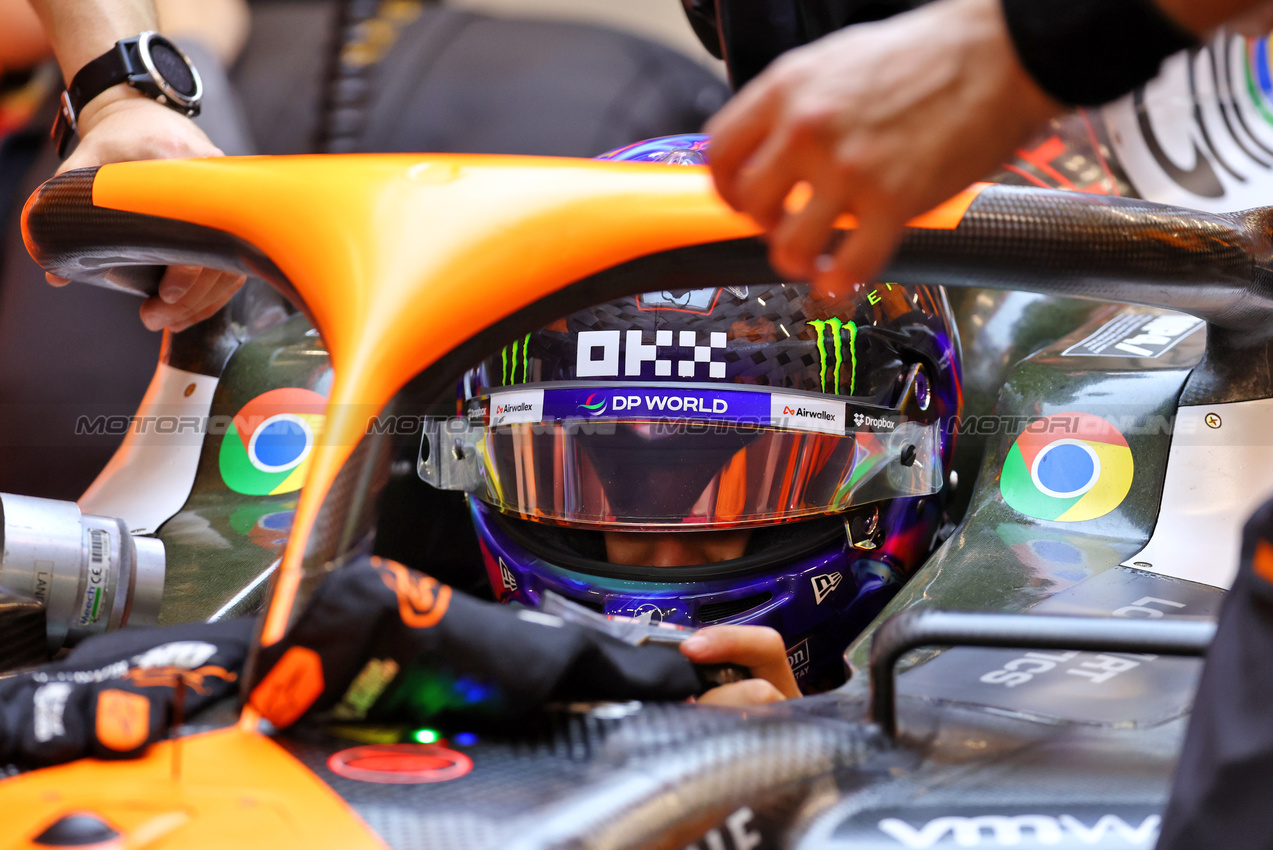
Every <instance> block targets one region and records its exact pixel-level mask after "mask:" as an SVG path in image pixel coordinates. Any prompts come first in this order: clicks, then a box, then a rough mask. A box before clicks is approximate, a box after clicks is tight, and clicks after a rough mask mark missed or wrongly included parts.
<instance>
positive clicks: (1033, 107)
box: [949, 0, 1065, 128]
mask: <svg viewBox="0 0 1273 850" xmlns="http://www.w3.org/2000/svg"><path fill="white" fill-rule="evenodd" d="M951 13H952V15H953V16H954V17H955V18H956V20H952V21H951V22H950V24H949V26H950V27H951V28H956V27H968V26H972V27H975V30H974V32H975V34H974V35H973V36H972V39H973V41H974V42H975V49H974V50H973V51H972V52H974V53H975V54H976V55H977V56H978V57H980V58H979V60H978V61H979V62H980V63H983V67H979V68H978V78H979V79H982V80H985V81H987V83H988V84H989V83H993V84H994V85H996V86H997V87H998V91H997V93H996V96H997V97H999V98H1002V99H1004V100H1006V101H1007V103H1006V104H1005V106H1007V107H1009V108H1010V109H1011V114H1012V115H1014V116H1015V117H1016V118H1017V119H1019V123H1020V124H1021V125H1022V126H1023V127H1029V128H1033V127H1035V126H1037V125H1038V124H1040V123H1042V122H1044V121H1046V120H1048V119H1049V118H1051V117H1053V116H1054V115H1056V114H1057V113H1059V112H1061V111H1063V110H1064V109H1065V104H1063V103H1061V102H1060V101H1058V100H1056V99H1055V98H1053V97H1052V96H1051V95H1050V94H1049V93H1048V92H1047V91H1045V90H1044V89H1043V87H1042V86H1040V85H1039V84H1038V82H1037V81H1036V80H1035V79H1034V77H1033V76H1031V74H1030V72H1029V70H1027V69H1026V67H1025V66H1024V65H1023V64H1022V62H1021V58H1020V55H1019V54H1018V52H1017V49H1016V46H1015V45H1014V44H1013V41H1012V34H1011V33H1010V32H1009V29H1008V22H1007V20H1006V18H1005V16H1004V11H1003V5H1002V3H1001V0H951ZM984 63H993V65H994V66H995V67H993V68H987V67H984Z"/></svg>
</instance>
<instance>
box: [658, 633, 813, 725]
mask: <svg viewBox="0 0 1273 850" xmlns="http://www.w3.org/2000/svg"><path fill="white" fill-rule="evenodd" d="M681 652H682V653H683V654H684V655H685V656H686V657H687V658H689V660H690V661H693V662H694V663H695V664H738V665H741V666H743V667H747V668H750V669H751V672H752V674H753V675H755V677H756V678H754V679H748V680H746V681H744V682H732V683H730V684H728V685H721V686H720V687H719V688H712V689H711V690H710V691H708V692H707V693H705V694H703V695H702V696H701V697H699V698H698V701H699V702H700V703H704V704H706V705H732V706H738V707H743V706H748V705H763V704H765V703H770V702H780V701H782V700H784V699H792V698H795V697H798V696H800V688H799V687H798V686H797V685H796V677H795V675H794V674H792V672H791V665H790V664H788V663H787V649H786V647H785V646H783V643H782V635H780V634H778V633H777V632H776V631H774V630H773V629H769V628H765V627H763V626H708V627H707V628H705V629H702V630H701V631H699V632H698V633H696V634H695V635H694V636H693V637H691V638H689V639H688V640H686V641H685V642H684V643H682V644H681Z"/></svg>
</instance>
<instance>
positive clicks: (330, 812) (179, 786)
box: [0, 728, 385, 850]
mask: <svg viewBox="0 0 1273 850" xmlns="http://www.w3.org/2000/svg"><path fill="white" fill-rule="evenodd" d="M173 746H174V745H173V743H172V742H170V741H165V742H163V743H160V744H155V745H153V746H152V747H150V749H149V750H147V751H146V754H145V755H144V756H143V757H142V758H139V759H135V760H125V761H113V762H104V761H97V760H95V759H84V760H82V761H77V762H73V763H71V764H67V765H62V766H60V767H50V768H46V769H44V770H39V771H35V772H32V773H27V774H23V775H21V776H15V777H13V778H10V779H5V780H3V781H0V823H3V824H4V835H5V837H6V838H7V839H8V840H9V841H12V842H14V843H12V844H7V845H6V846H11V847H15V848H22V847H33V848H34V847H35V846H37V845H33V844H31V839H33V838H35V837H36V836H38V835H39V834H40V833H41V832H43V831H44V829H45V828H46V827H48V826H49V824H51V823H52V822H53V821H55V820H57V819H59V818H61V817H62V816H63V815H66V814H69V813H71V812H75V811H89V812H93V813H94V814H96V815H98V816H99V817H101V818H102V819H103V820H105V821H106V822H107V823H108V824H110V825H111V826H112V827H114V828H115V829H116V830H118V831H119V832H121V833H123V841H122V843H121V845H120V846H122V847H127V848H141V847H145V848H147V850H165V848H183V850H202V848H207V850H225V848H235V847H277V848H282V847H306V848H312V849H313V850H320V848H332V850H364V848H365V850H383V848H384V846H385V845H384V844H383V843H382V842H381V841H380V839H379V838H377V837H376V836H374V835H373V834H372V833H371V831H370V830H369V829H368V828H367V826H366V824H364V823H363V822H362V821H361V820H360V819H359V818H358V817H357V815H355V814H354V813H353V812H352V811H351V810H350V809H349V808H348V807H347V806H346V805H345V803H344V802H343V801H342V800H340V798H339V797H337V796H336V794H335V793H334V792H333V791H332V790H331V789H330V788H328V787H327V786H326V785H324V784H323V783H322V782H320V781H319V780H318V778H317V777H315V776H314V775H313V774H312V773H310V772H309V771H308V770H306V769H305V768H304V767H303V766H302V765H301V764H300V763H299V762H297V761H296V760H295V759H293V758H292V757H291V756H289V755H288V754H287V753H285V752H284V751H283V750H282V748H280V747H279V746H278V745H277V744H275V743H274V742H273V741H271V740H270V739H268V738H266V737H265V736H263V735H259V734H255V733H249V732H243V731H240V730H239V729H238V728H230V729H222V730H219V731H216V732H208V733H205V734H202V735H194V736H191V737H189V738H184V739H182V741H181V743H180V744H179V746H180V747H181V754H180V774H179V778H176V779H174V778H173V764H174V760H173V755H172V747H173Z"/></svg>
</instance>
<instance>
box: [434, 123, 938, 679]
mask: <svg viewBox="0 0 1273 850" xmlns="http://www.w3.org/2000/svg"><path fill="white" fill-rule="evenodd" d="M702 141H703V138H702V137H699V136H696V137H682V138H681V139H678V140H668V141H662V140H658V141H656V142H650V143H643V144H642V145H636V146H632V147H631V148H627V149H624V151H623V152H629V153H632V154H633V155H635V156H638V157H639V158H641V159H647V160H648V159H650V158H651V156H654V157H655V158H656V159H657V158H658V156H659V154H658V150H657V146H659V145H663V146H664V147H665V148H666V149H667V150H670V151H671V153H672V155H673V156H674V157H680V158H681V159H680V160H679V161H685V160H684V157H685V156H686V155H691V156H698V155H699V151H700V150H701V148H702ZM652 147H654V148H655V150H654V153H653V154H651V148H652ZM623 152H619V153H623ZM624 158H628V157H624ZM664 161H666V156H665V157H664ZM691 161H693V160H691ZM825 310H826V307H825V302H823V301H820V300H818V299H816V298H814V297H812V296H811V294H810V289H809V287H808V286H807V285H804V284H792V283H784V282H781V281H774V282H773V283H771V284H768V285H764V286H756V285H754V284H753V285H741V286H726V287H723V288H710V289H698V290H688V291H685V290H681V291H660V292H648V293H645V294H643V295H639V296H635V297H629V298H624V299H620V300H618V301H613V302H610V303H607V304H602V305H598V306H596V307H593V308H590V309H588V310H584V311H581V312H579V313H575V314H574V315H572V316H568V317H566V318H564V319H562V320H559V321H557V322H554V323H553V324H551V325H549V326H548V327H546V328H543V329H541V330H539V331H536V332H534V333H531V334H528V335H526V336H525V337H524V338H522V339H519V340H515V341H514V342H512V343H511V344H510V345H508V346H506V347H505V348H504V349H503V350H502V351H501V352H500V353H499V354H497V355H495V356H492V357H489V358H487V359H486V360H485V361H483V362H482V363H481V364H480V365H479V366H477V367H476V368H474V369H472V370H470V372H469V373H468V374H467V375H466V376H465V378H464V382H463V386H462V396H463V399H464V404H465V406H466V408H467V409H466V413H467V416H468V419H467V421H468V423H470V424H469V425H466V426H465V429H466V430H465V431H464V432H463V433H462V434H460V433H451V434H448V435H447V439H448V440H458V441H460V442H462V443H464V444H465V445H464V449H463V450H460V451H454V452H448V451H429V452H427V457H428V460H427V461H422V462H421V465H420V468H421V475H422V476H423V477H425V479H426V480H429V481H431V482H432V483H435V484H438V485H441V486H447V487H452V488H457V489H464V490H467V491H468V492H469V494H470V506H471V510H472V516H473V521H474V524H475V525H476V529H477V534H478V539H479V542H480V543H481V548H482V554H483V557H484V559H485V562H486V567H487V571H488V573H489V577H490V581H491V585H492V587H493V588H494V591H495V594H496V596H497V597H498V598H499V599H501V600H506V601H512V600H515V601H518V602H522V603H525V604H527V605H538V604H539V602H540V600H541V597H542V594H543V593H544V592H545V591H553V592H555V593H558V594H560V595H562V596H565V597H567V598H569V599H571V600H574V601H576V602H579V603H582V604H584V605H587V606H589V607H591V608H593V609H595V610H598V611H602V612H604V613H606V614H617V615H626V616H635V617H641V618H647V619H649V620H650V621H653V622H665V623H673V624H679V625H685V626H693V627H697V626H705V625H710V624H716V623H743V624H750V625H763V626H771V627H773V628H774V629H776V630H777V631H778V632H779V633H781V634H782V636H783V638H784V640H785V641H786V646H787V652H788V659H789V660H790V662H791V666H792V669H793V671H794V672H795V674H796V678H797V681H798V682H799V683H800V684H801V686H802V687H803V688H805V689H806V690H813V689H823V688H826V687H831V686H834V685H836V684H838V683H839V682H840V681H842V680H843V661H842V660H841V654H842V652H843V651H844V648H845V647H846V646H847V645H848V643H849V642H850V641H851V640H852V638H853V637H854V636H855V635H857V634H858V632H860V631H861V630H862V628H863V627H864V626H865V625H866V624H867V623H868V622H870V620H871V619H872V618H873V617H874V616H875V615H876V614H877V613H878V612H879V610H880V608H881V607H882V606H883V605H884V603H885V602H887V601H888V599H889V598H890V597H891V596H892V594H893V593H894V592H895V591H896V589H897V587H898V586H899V585H900V583H901V582H902V581H904V580H905V578H906V577H908V576H909V575H910V574H911V573H912V572H913V571H914V570H915V569H916V568H917V567H918V566H919V565H920V564H921V563H922V562H923V560H924V558H925V557H926V556H927V555H928V553H929V552H930V551H931V549H932V546H933V543H934V539H935V536H936V534H937V531H938V528H939V525H940V523H941V519H942V504H943V497H944V492H943V488H944V485H945V483H946V480H947V476H948V474H949V470H950V463H951V457H952V450H953V445H952V438H951V435H952V434H953V430H954V429H953V428H951V427H950V425H951V424H952V422H951V420H952V419H953V417H955V416H956V415H957V413H958V410H959V405H960V372H959V359H958V347H959V344H958V338H957V335H956V332H955V325H954V321H953V319H952V317H951V313H950V308H949V306H948V305H947V303H946V298H945V294H944V292H943V291H942V290H941V289H939V288H934V287H923V286H902V285H899V284H895V283H881V284H878V285H865V284H864V285H860V286H858V287H857V293H856V296H855V298H854V299H853V300H852V302H851V306H843V305H842V304H841V305H839V306H837V312H836V314H835V315H826V314H825ZM431 439H434V440H437V439H438V437H437V436H436V435H435V436H434V437H433V438H431ZM702 532H713V533H714V534H703V533H702ZM696 535H697V536H696ZM655 541H662V542H659V543H656V542H655ZM669 541H670V544H671V545H672V546H673V547H680V548H679V549H676V551H678V552H685V551H691V552H693V553H695V554H697V555H701V556H702V557H701V558H698V559H697V560H695V561H693V562H690V561H686V560H685V557H688V556H682V557H681V560H679V561H675V560H674V561H672V562H665V561H663V560H661V556H660V555H659V554H658V550H659V546H662V545H663V544H664V543H665V542H669ZM689 541H708V542H705V543H703V544H702V545H699V544H698V543H695V545H693V546H688V548H687V545H686V544H687V543H688V542H689ZM718 544H719V545H718ZM634 553H636V554H634ZM660 563H671V564H672V565H658V564H660Z"/></svg>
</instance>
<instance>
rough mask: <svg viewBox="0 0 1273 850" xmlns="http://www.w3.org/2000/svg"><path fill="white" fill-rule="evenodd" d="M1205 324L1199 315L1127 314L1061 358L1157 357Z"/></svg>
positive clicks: (1080, 342)
mask: <svg viewBox="0 0 1273 850" xmlns="http://www.w3.org/2000/svg"><path fill="white" fill-rule="evenodd" d="M1205 325H1206V322H1204V321H1203V320H1202V319H1199V318H1197V317H1196V316H1185V315H1180V314H1169V315H1166V316H1162V315H1155V314H1152V313H1123V314H1122V315H1120V316H1115V317H1114V318H1113V319H1110V320H1109V321H1108V322H1106V323H1105V324H1103V325H1101V326H1100V327H1099V328H1098V329H1097V330H1096V331H1095V333H1092V334H1091V335H1090V336H1088V337H1086V338H1085V339H1083V340H1081V341H1079V342H1076V343H1074V345H1071V346H1070V347H1069V348H1067V349H1065V350H1064V351H1062V352H1061V356H1062V357H1139V358H1150V359H1152V358H1157V357H1161V356H1162V355H1164V354H1166V353H1167V352H1168V351H1170V350H1171V349H1173V348H1175V346H1176V343H1178V342H1180V341H1181V340H1183V339H1186V338H1188V337H1190V336H1192V335H1193V334H1194V333H1196V332H1197V331H1199V330H1201V329H1202V328H1203V327H1204V326H1205Z"/></svg>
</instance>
